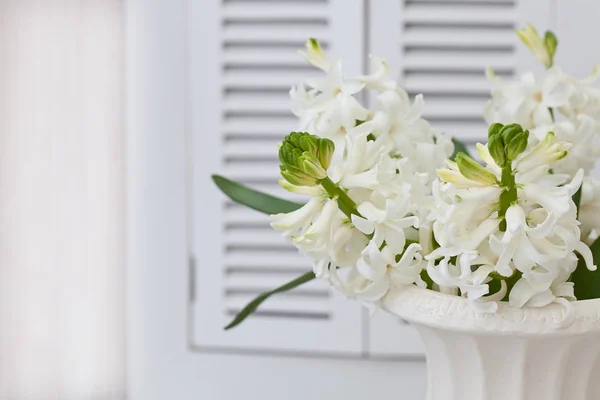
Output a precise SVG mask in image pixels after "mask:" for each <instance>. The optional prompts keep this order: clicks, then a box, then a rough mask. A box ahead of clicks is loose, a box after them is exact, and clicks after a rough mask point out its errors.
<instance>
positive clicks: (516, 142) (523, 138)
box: [506, 131, 529, 161]
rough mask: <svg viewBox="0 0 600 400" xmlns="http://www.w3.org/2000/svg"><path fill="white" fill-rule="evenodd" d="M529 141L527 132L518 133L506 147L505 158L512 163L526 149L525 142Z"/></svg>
mask: <svg viewBox="0 0 600 400" xmlns="http://www.w3.org/2000/svg"><path fill="white" fill-rule="evenodd" d="M528 139H529V131H524V132H520V133H518V134H517V135H515V136H514V137H513V138H512V139H511V141H510V142H509V143H508V144H507V145H506V157H507V158H508V161H513V160H515V159H516V158H517V156H518V155H519V154H521V153H522V152H523V151H525V149H526V148H527V140H528Z"/></svg>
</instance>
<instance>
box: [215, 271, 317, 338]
mask: <svg viewBox="0 0 600 400" xmlns="http://www.w3.org/2000/svg"><path fill="white" fill-rule="evenodd" d="M313 279H315V274H314V272H312V271H309V272H307V273H305V274H303V275H300V276H299V277H297V278H296V279H294V280H293V281H290V282H288V283H286V284H285V285H283V286H279V287H278V288H277V289H273V290H271V291H270V292H265V293H262V294H261V295H260V296H258V297H257V298H255V299H254V300H252V301H251V302H250V303H248V304H247V305H246V307H244V309H243V310H242V311H240V312H239V313H238V314H237V315H236V316H235V318H234V319H233V321H231V322H230V323H229V325H227V326H226V327H225V330H227V329H231V328H234V327H236V326H237V325H239V324H240V323H242V321H244V320H245V319H246V318H247V317H248V316H249V315H250V314H252V313H253V312H255V311H256V310H257V309H258V307H259V306H260V305H261V304H262V303H263V302H264V301H265V300H267V299H268V298H269V297H271V296H273V295H274V294H278V293H282V292H287V291H288V290H291V289H294V288H295V287H298V286H300V285H303V284H305V283H307V282H310V281H312V280H313Z"/></svg>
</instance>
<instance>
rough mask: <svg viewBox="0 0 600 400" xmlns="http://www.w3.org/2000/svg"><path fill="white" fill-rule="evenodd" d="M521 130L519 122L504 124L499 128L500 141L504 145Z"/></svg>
mask: <svg viewBox="0 0 600 400" xmlns="http://www.w3.org/2000/svg"><path fill="white" fill-rule="evenodd" d="M521 132H523V128H522V127H521V125H519V124H510V125H504V127H502V129H500V132H499V135H500V137H501V138H502V143H503V144H504V146H506V145H507V144H508V143H510V141H511V140H512V139H513V138H514V137H515V136H516V135H518V134H519V133H521Z"/></svg>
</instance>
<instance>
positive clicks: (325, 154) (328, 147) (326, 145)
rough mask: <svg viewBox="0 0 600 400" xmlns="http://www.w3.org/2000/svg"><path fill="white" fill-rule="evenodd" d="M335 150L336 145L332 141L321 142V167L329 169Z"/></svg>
mask: <svg viewBox="0 0 600 400" xmlns="http://www.w3.org/2000/svg"><path fill="white" fill-rule="evenodd" d="M334 150H335V145H334V144H333V142H332V141H331V140H320V141H319V155H318V157H319V162H320V163H321V166H322V167H323V168H325V169H327V168H329V165H330V164H331V157H332V156H333V151H334Z"/></svg>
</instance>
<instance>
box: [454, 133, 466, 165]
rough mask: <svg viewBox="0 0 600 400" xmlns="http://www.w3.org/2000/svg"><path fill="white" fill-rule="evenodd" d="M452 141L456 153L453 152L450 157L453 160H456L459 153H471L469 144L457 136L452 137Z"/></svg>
mask: <svg viewBox="0 0 600 400" xmlns="http://www.w3.org/2000/svg"><path fill="white" fill-rule="evenodd" d="M452 143H454V153H452V155H451V156H450V159H451V160H452V161H455V160H456V155H457V154H458V153H465V154H467V155H468V154H469V150H467V146H466V145H465V144H464V143H463V142H462V141H460V140H458V139H456V138H452Z"/></svg>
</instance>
